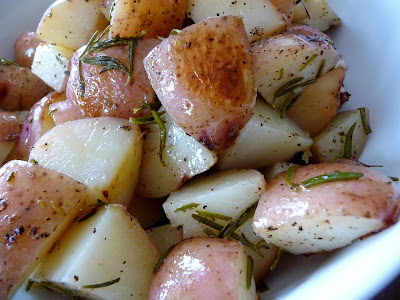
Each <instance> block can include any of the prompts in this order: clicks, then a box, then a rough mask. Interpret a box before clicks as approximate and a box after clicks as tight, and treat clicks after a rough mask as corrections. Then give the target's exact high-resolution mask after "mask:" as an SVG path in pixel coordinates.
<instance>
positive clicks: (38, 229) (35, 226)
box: [0, 160, 85, 299]
mask: <svg viewBox="0 0 400 300" xmlns="http://www.w3.org/2000/svg"><path fill="white" fill-rule="evenodd" d="M10 174H12V175H10ZM84 193H85V186H84V185H82V184H80V183H78V182H77V181H75V180H73V179H71V178H69V177H67V176H65V175H63V174H61V173H57V172H55V171H51V170H47V169H45V168H42V167H40V166H37V165H34V164H30V163H27V162H24V161H16V160H15V161H11V162H8V163H7V164H5V165H4V166H3V167H2V168H1V169H0V236H1V237H2V239H1V241H0V299H6V298H7V296H10V293H11V294H12V293H13V292H15V289H17V288H18V285H20V284H22V282H21V281H24V280H25V279H26V278H24V277H26V276H28V275H29V273H30V272H32V271H33V270H32V269H33V267H34V265H35V264H36V261H37V262H39V260H40V258H41V257H40V256H43V254H44V253H43V252H47V251H48V250H49V248H50V247H51V244H50V245H49V241H51V240H52V239H54V237H55V235H57V234H58V235H59V231H60V230H61V227H62V226H61V223H62V222H63V221H64V220H65V219H66V216H65V215H64V214H63V213H62V211H63V212H64V213H65V214H66V215H68V213H70V212H71V211H72V210H74V209H76V207H78V208H77V209H79V207H80V206H81V205H83V202H82V203H81V204H80V205H78V204H79V203H80V201H81V198H82V197H83V195H84ZM53 201H54V203H56V205H57V206H58V207H59V209H62V211H61V212H60V211H58V210H57V209H55V208H54V207H53V205H52V204H51V203H52V202H53ZM71 221H72V220H71ZM57 227H58V229H57V230H58V231H57V232H55V231H56V228H57ZM64 227H65V225H64ZM53 236H54V237H53ZM43 247H46V248H47V250H46V249H43ZM45 250H46V251H45Z"/></svg>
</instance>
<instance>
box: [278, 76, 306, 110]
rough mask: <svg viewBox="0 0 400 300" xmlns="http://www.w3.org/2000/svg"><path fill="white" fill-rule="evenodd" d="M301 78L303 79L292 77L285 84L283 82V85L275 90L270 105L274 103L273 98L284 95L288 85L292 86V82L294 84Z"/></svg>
mask: <svg viewBox="0 0 400 300" xmlns="http://www.w3.org/2000/svg"><path fill="white" fill-rule="evenodd" d="M303 79H304V77H296V78H293V79H291V80H289V81H288V82H286V83H285V84H283V85H282V86H281V87H280V88H279V89H278V90H277V91H276V92H275V94H274V98H273V100H272V105H274V103H275V100H276V99H277V98H279V97H281V96H283V95H285V92H286V90H287V89H288V88H289V87H290V86H292V85H294V84H296V83H298V82H300V81H302V80H303Z"/></svg>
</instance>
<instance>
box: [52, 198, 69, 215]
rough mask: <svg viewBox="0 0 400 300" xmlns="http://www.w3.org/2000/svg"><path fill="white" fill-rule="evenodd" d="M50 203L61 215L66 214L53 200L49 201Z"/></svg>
mask: <svg viewBox="0 0 400 300" xmlns="http://www.w3.org/2000/svg"><path fill="white" fill-rule="evenodd" d="M50 205H51V206H52V207H53V208H54V209H55V210H56V211H57V212H58V213H60V214H61V215H62V216H66V215H67V214H66V213H65V211H64V210H63V209H62V208H61V207H59V206H58V205H57V203H55V202H54V201H51V202H50Z"/></svg>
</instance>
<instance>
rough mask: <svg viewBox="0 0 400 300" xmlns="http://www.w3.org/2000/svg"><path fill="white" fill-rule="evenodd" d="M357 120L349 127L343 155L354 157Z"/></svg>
mask: <svg viewBox="0 0 400 300" xmlns="http://www.w3.org/2000/svg"><path fill="white" fill-rule="evenodd" d="M356 125H357V122H355V123H354V124H353V125H352V126H351V127H350V129H349V131H348V132H347V135H346V141H345V142H344V149H343V157H344V158H352V157H353V154H352V152H353V132H354V128H356Z"/></svg>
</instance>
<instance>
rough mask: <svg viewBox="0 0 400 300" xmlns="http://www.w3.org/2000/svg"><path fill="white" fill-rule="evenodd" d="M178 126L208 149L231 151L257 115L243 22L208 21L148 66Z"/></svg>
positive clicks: (161, 48) (173, 41) (165, 46)
mask: <svg viewBox="0 0 400 300" xmlns="http://www.w3.org/2000/svg"><path fill="white" fill-rule="evenodd" d="M144 65H145V69H146V71H147V73H148V74H149V78H150V81H151V84H152V86H153V88H154V90H155V91H156V94H157V96H158V98H159V99H160V101H161V103H162V104H163V106H164V107H165V108H166V110H167V112H168V113H169V114H170V115H171V116H172V118H173V119H174V120H175V121H176V123H177V124H178V125H179V126H180V127H182V128H183V130H185V132H186V133H187V134H189V135H191V136H193V137H194V138H195V139H196V140H198V141H199V142H200V143H202V144H204V145H205V146H206V147H207V148H208V149H210V150H214V151H217V152H219V151H221V150H223V149H225V148H227V147H228V146H230V145H231V144H232V143H233V142H234V140H235V138H236V137H237V136H238V134H239V130H240V129H241V128H243V127H244V126H245V125H246V123H247V122H248V120H249V119H250V118H251V116H252V114H253V108H254V105H255V98H256V89H255V84H254V81H253V76H252V74H251V70H250V56H249V44H248V40H247V35H246V32H245V30H244V26H243V23H242V21H241V19H240V18H238V17H233V16H224V17H216V18H208V19H206V20H204V21H202V22H199V23H197V24H194V25H192V26H189V27H186V28H185V29H183V30H182V31H181V33H179V34H176V35H173V36H171V37H169V38H168V39H166V40H164V41H163V42H162V43H161V44H160V45H158V46H157V47H155V48H154V49H153V50H152V51H151V52H150V53H149V55H148V56H147V57H146V58H145V60H144Z"/></svg>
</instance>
